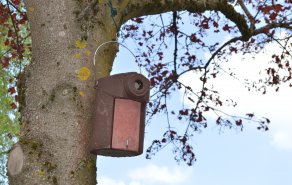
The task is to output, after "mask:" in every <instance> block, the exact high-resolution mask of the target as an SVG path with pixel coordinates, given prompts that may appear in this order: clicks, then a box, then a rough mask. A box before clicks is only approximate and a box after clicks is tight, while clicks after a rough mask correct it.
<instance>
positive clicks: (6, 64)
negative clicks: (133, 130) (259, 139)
mask: <svg viewBox="0 0 292 185" xmlns="http://www.w3.org/2000/svg"><path fill="white" fill-rule="evenodd" d="M25 3H26V10H27V12H26V11H25V10H24V8H23V4H22V3H21V2H20V1H18V0H13V1H8V0H7V1H1V6H0V8H1V11H0V12H1V13H0V18H1V19H0V24H1V29H2V27H3V30H7V31H3V32H2V33H1V34H3V33H4V34H3V35H5V36H6V35H7V36H8V37H5V38H8V39H4V40H1V41H2V42H1V47H3V46H5V47H4V48H3V50H1V56H0V57H1V58H0V60H1V64H2V69H1V71H6V73H7V74H10V75H11V74H13V75H14V76H15V73H12V71H13V70H16V69H19V70H18V71H23V73H22V74H21V75H19V77H18V78H16V79H17V91H18V98H17V103H13V102H11V103H10V106H11V107H12V108H13V109H15V108H16V106H17V105H18V106H19V109H20V112H21V119H20V126H21V131H20V133H19V134H18V136H19V142H18V144H17V145H15V146H14V148H13V149H12V150H11V152H10V156H12V157H11V159H10V160H9V161H10V164H11V162H12V163H13V161H17V162H18V163H16V164H15V165H14V167H13V168H8V171H9V173H8V174H9V180H10V184H96V180H95V179H96V178H95V171H96V169H95V168H96V167H95V156H92V155H90V154H89V152H88V140H89V138H90V129H91V124H90V120H91V116H92V110H93V109H94V105H92V103H91V102H93V99H94V97H95V96H94V95H95V93H94V92H95V91H94V84H95V79H98V78H100V77H104V76H107V75H109V72H110V70H111V66H112V63H113V59H114V57H115V53H116V52H117V47H116V46H114V45H107V46H105V47H103V49H102V50H100V51H99V55H98V56H97V58H96V59H97V61H98V63H97V65H96V66H94V65H93V64H92V57H93V53H94V51H95V48H96V47H97V46H98V45H100V44H102V43H104V42H107V41H111V40H116V35H117V34H118V33H119V34H118V36H119V38H120V39H128V38H133V39H134V40H135V41H137V44H138V46H139V49H138V52H139V53H138V54H137V55H138V56H137V57H138V61H137V62H138V64H139V65H140V66H141V67H145V68H146V70H147V71H148V72H149V76H148V77H149V79H150V81H151V85H152V93H153V96H152V101H151V102H150V103H149V107H150V109H149V112H148V113H149V116H150V117H151V116H153V115H155V114H157V113H159V112H164V113H166V115H167V116H168V117H170V116H174V117H177V118H178V119H179V120H185V121H186V122H187V123H188V124H187V126H186V129H185V132H184V133H183V134H178V133H177V132H176V131H175V130H174V129H172V128H171V125H170V126H169V129H168V130H167V131H166V132H165V134H164V136H163V138H162V139H160V140H155V141H153V144H152V146H150V147H149V148H148V150H147V157H151V155H152V154H154V153H155V152H156V151H158V150H159V149H161V147H164V145H166V144H168V143H172V144H174V145H173V146H174V147H175V150H174V151H175V152H176V159H177V160H183V161H186V163H187V164H188V165H191V164H192V163H193V161H194V160H195V154H194V153H193V151H192V146H191V145H190V143H189V142H188V140H189V138H190V137H191V136H192V134H193V133H194V132H197V131H199V130H201V128H204V127H207V119H206V114H207V113H208V112H211V111H212V112H214V113H215V114H216V115H217V116H218V119H217V121H216V124H218V125H219V126H227V127H231V128H232V127H239V128H242V127H243V121H244V120H246V119H247V120H253V121H254V122H257V123H258V124H259V126H258V128H259V129H263V130H267V129H268V127H267V123H269V122H270V121H269V119H268V118H256V117H255V115H254V114H252V113H248V114H247V115H246V116H244V117H239V116H229V115H228V114H227V113H224V112H222V111H220V109H219V108H220V106H222V105H223V104H225V103H228V104H231V105H233V106H235V105H236V103H235V102H233V101H230V100H229V101H225V100H222V99H221V98H220V96H219V94H218V92H217V91H216V90H215V89H212V86H211V83H210V82H211V80H212V79H213V78H216V76H217V75H218V74H221V73H227V74H229V75H230V76H232V77H235V78H237V77H236V76H235V74H233V73H232V72H230V71H225V70H223V69H222V67H221V66H222V63H224V62H226V61H228V56H230V55H231V54H235V53H240V52H243V53H249V52H255V53H256V52H259V51H260V50H261V49H262V48H264V46H265V45H266V44H267V43H270V42H277V43H278V44H279V46H280V47H281V48H282V49H283V52H282V53H280V54H272V55H271V57H272V58H271V60H273V61H274V64H273V65H272V66H270V67H268V68H267V70H266V75H267V76H266V78H264V79H261V80H260V81H259V82H250V81H247V82H245V84H246V85H247V86H248V87H249V88H251V89H252V88H253V89H256V90H259V91H261V92H263V93H265V92H266V91H265V87H266V86H276V90H277V89H278V86H279V85H280V84H281V83H283V82H288V83H290V79H291V68H290V64H289V59H290V58H291V51H290V50H291V41H290V38H291V13H290V11H289V10H290V9H291V1H289V0H286V1H258V0H254V1H253V0H246V1H243V0H238V1H236V2H228V1H225V0H209V1H205V0H194V1H185V0H181V1H148V0H142V1H141V0H140V1H128V0H124V1H112V0H99V1H97V0H92V1H91V0H88V1H81V0H70V1H68V0H67V1H65V0H58V1H56V0H52V1H42V2H39V1H35V0H26V1H25ZM231 3H232V4H231ZM169 11H171V12H172V13H171V21H170V22H169V23H166V22H164V18H163V16H164V15H165V14H164V15H161V16H158V18H159V17H161V19H160V20H159V22H158V21H154V22H153V24H151V25H150V26H151V27H144V26H143V24H142V23H143V19H144V17H140V16H146V15H154V14H159V13H165V12H169ZM26 13H27V14H28V18H29V22H30V29H31V38H32V59H31V63H30V64H29V65H28V66H27V67H26V68H25V69H23V67H20V66H22V65H21V63H20V62H19V64H18V65H16V66H15V67H13V65H12V64H14V63H15V64H17V62H16V61H27V60H29V59H30V58H29V55H28V54H29V51H30V42H29V40H28V39H27V38H28V36H27V33H28V32H27V30H25V29H27V16H26ZM183 14H189V17H190V22H191V23H193V24H194V30H191V31H189V30H184V29H183V28H184V26H183V25H184V21H185V20H184V19H183ZM127 20H130V21H129V22H127V23H126V25H124V26H122V25H123V23H125V22H126V21H127ZM21 25H24V27H23V28H22V27H21ZM121 26H122V28H121ZM22 30H23V31H22ZM120 30H121V31H120ZM119 31H120V32H119ZM218 32H228V34H230V37H231V39H230V40H229V41H227V42H225V43H223V44H220V43H216V41H215V43H212V42H211V41H208V39H207V36H208V34H211V33H212V34H217V33H218ZM279 32H281V33H282V34H281V37H280V36H279V34H278V33H279ZM1 38H2V37H1ZM3 38H4V37H3ZM166 38H172V39H173V42H174V45H173V57H172V60H168V61H167V60H164V58H166V55H165V54H164V49H166V48H167V47H170V46H169V45H168V44H167V43H166V42H165V41H166ZM3 43H4V44H3ZM9 48H12V49H9ZM198 50H205V51H208V52H210V58H209V59H207V60H205V59H204V58H199V57H200V55H198V54H197V51H198ZM24 54H27V55H24ZM13 61H15V62H13ZM10 64H11V65H10ZM190 71H198V74H199V75H200V77H199V79H200V80H201V88H200V89H199V90H193V89H191V88H190V87H188V86H186V85H184V84H183V83H182V82H181V81H180V77H181V75H183V74H185V73H187V72H190ZM16 79H13V80H14V82H13V80H12V81H11V82H10V85H3V88H7V91H8V92H9V94H10V95H14V90H15V87H14V85H13V84H15V80H16ZM3 82H6V81H3ZM13 89H14V90H13ZM177 89H184V90H185V92H186V94H185V97H186V98H187V99H188V101H190V102H192V103H193V104H194V106H193V107H190V108H184V109H178V110H171V109H170V105H169V104H168V103H167V100H168V98H167V97H169V96H170V95H171V93H173V92H174V91H176V90H177ZM190 94H194V95H195V97H196V98H193V96H190ZM10 101H11V100H10ZM6 105H7V104H6ZM1 113H2V112H1ZM6 115H9V114H6ZM9 119H11V118H9ZM6 123H7V122H5V124H6ZM169 124H170V122H169ZM13 134H15V132H13ZM14 156H17V157H14ZM23 156H24V158H23ZM16 159H17V160H16ZM8 166H9V163H8ZM12 166H13V165H12Z"/></svg>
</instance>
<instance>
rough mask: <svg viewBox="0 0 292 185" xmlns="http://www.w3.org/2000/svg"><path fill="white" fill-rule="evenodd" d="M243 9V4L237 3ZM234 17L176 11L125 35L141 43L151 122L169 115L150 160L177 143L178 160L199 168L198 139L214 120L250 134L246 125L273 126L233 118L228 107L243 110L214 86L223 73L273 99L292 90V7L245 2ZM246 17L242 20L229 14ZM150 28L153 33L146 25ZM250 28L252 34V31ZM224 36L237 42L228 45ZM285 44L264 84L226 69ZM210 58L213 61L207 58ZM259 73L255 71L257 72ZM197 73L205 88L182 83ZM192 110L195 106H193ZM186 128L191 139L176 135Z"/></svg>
mask: <svg viewBox="0 0 292 185" xmlns="http://www.w3.org/2000/svg"><path fill="white" fill-rule="evenodd" d="M233 3H235V2H233ZM233 6H235V8H230V6H227V5H226V7H227V8H228V9H230V11H228V12H226V11H221V12H220V11H206V12H203V13H191V12H188V11H183V12H176V11H174V12H169V13H166V14H161V15H156V16H152V17H139V18H134V19H132V20H131V21H128V22H127V23H126V24H125V25H124V26H123V27H122V30H121V32H120V35H121V38H120V39H122V40H129V39H132V40H133V42H136V43H137V53H138V54H137V55H138V56H137V57H138V58H139V61H138V65H139V66H140V67H143V68H144V69H145V70H146V71H147V72H148V77H149V79H150V82H151V87H152V96H151V102H150V103H149V110H148V116H149V118H150V119H151V117H152V116H154V115H157V114H159V113H162V114H166V116H167V124H168V130H167V131H166V132H165V134H164V135H163V137H162V139H158V140H155V141H153V143H152V145H151V146H150V147H149V148H148V150H147V154H146V155H147V158H151V157H152V156H153V155H155V153H156V152H158V151H159V150H161V149H162V148H164V147H165V146H166V145H168V144H172V146H173V151H174V154H175V159H176V160H178V161H185V162H186V164H188V165H192V164H193V162H194V161H195V159H196V158H195V155H194V152H193V147H192V146H191V145H190V142H189V141H190V138H192V136H193V134H194V133H195V132H201V131H202V129H203V128H207V127H208V125H209V124H210V120H207V118H208V117H210V115H211V114H214V115H215V116H217V119H215V120H214V122H215V124H216V125H218V126H219V127H220V128H221V127H224V128H225V127H227V128H236V129H240V130H242V129H243V127H244V125H245V122H253V123H257V126H256V127H257V129H259V130H263V131H267V130H268V124H269V123H270V120H269V119H268V118H265V117H262V118H260V117H257V116H256V115H255V114H254V113H247V114H246V115H243V116H241V115H230V114H228V113H226V112H224V111H222V108H223V107H224V106H233V107H236V105H237V103H236V102H235V101H233V100H230V99H224V98H223V97H222V96H221V95H220V94H219V92H218V91H217V90H216V89H215V88H214V86H213V82H212V81H213V79H215V78H217V76H220V75H222V74H226V75H229V76H230V77H231V78H234V79H236V80H238V81H240V82H241V83H242V84H243V85H244V86H246V87H247V88H248V89H249V90H250V91H251V90H252V91H259V92H262V93H263V94H265V93H266V91H267V87H269V86H273V87H275V90H276V91H278V89H279V87H280V85H281V84H282V83H289V84H290V86H292V83H291V66H290V62H289V61H291V58H292V55H291V49H292V48H291V47H292V43H291V37H292V36H291V28H292V22H291V18H292V16H291V11H290V10H291V1H259V0H238V1H236V4H233ZM238 12H239V13H240V14H241V15H242V16H243V17H244V22H245V23H244V22H242V21H241V20H240V19H242V17H241V16H238V17H237V19H235V18H232V20H230V19H228V18H230V15H229V14H233V15H235V14H237V13H238ZM144 22H147V23H148V22H150V26H144V24H143V23H144ZM246 28H247V30H246ZM222 35H223V37H224V35H225V36H226V37H227V36H228V37H229V38H230V39H229V40H227V41H225V42H224V43H222ZM273 42H274V43H277V44H278V46H279V47H280V48H281V49H282V52H281V53H272V54H270V55H271V64H270V66H268V68H267V69H266V73H265V75H264V76H262V79H253V80H252V81H251V80H249V79H240V78H239V77H237V76H236V74H234V72H233V71H232V70H231V69H227V70H226V69H224V67H223V66H224V64H225V63H227V62H228V61H229V60H230V56H232V55H235V54H241V55H244V54H247V53H255V54H256V53H259V52H262V51H263V49H264V48H265V46H266V45H267V44H269V43H273ZM206 53H207V55H208V56H209V57H208V58H207V59H206V57H205V56H206ZM251 67H252V66H251ZM194 72H195V73H196V74H197V75H196V76H197V77H198V78H199V79H200V83H201V84H200V85H199V86H200V87H199V88H198V89H192V87H190V86H188V85H185V84H184V83H183V81H182V80H181V77H182V76H184V75H185V74H188V73H189V74H194ZM177 91H182V92H184V102H183V105H182V106H181V107H174V106H172V104H171V102H169V99H170V97H172V96H175V95H176V94H175V92H177ZM185 103H188V105H190V106H188V105H185ZM175 118H177V119H178V121H179V122H181V121H183V122H186V123H187V124H184V125H183V126H181V127H184V130H183V132H179V131H176V130H174V129H173V126H172V125H173V123H174V122H176V121H173V120H175Z"/></svg>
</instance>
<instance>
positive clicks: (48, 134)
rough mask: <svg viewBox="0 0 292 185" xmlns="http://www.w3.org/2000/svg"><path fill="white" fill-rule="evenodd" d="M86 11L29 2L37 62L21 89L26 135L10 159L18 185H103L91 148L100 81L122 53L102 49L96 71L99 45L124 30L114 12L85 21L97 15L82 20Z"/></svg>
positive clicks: (60, 3)
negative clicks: (98, 182)
mask: <svg viewBox="0 0 292 185" xmlns="http://www.w3.org/2000/svg"><path fill="white" fill-rule="evenodd" d="M87 5H88V4H86V3H81V2H78V1H75V0H74V1H73V0H50V1H33V0H27V1H26V6H27V10H28V16H29V21H30V26H31V34H32V61H31V64H30V65H29V66H28V67H27V69H26V70H25V73H24V75H22V76H24V78H22V79H21V83H19V89H18V90H19V92H20V93H21V94H20V98H21V100H20V102H21V105H20V106H21V107H22V108H21V114H22V119H21V124H22V128H21V137H20V141H19V142H18V144H17V145H15V147H14V149H13V150H12V151H11V153H10V155H9V162H8V167H9V168H8V171H9V172H8V174H9V182H10V184H11V185H14V184H15V185H20V184H22V185H46V184H62V185H66V184H68V185H72V184H74V185H78V184H80V185H81V184H82V185H84V184H87V185H93V184H94V185H95V184H96V175H95V174H96V163H95V159H96V156H95V155H92V154H90V153H89V148H88V145H89V139H90V130H91V122H90V121H91V118H92V112H93V110H94V104H93V103H92V102H94V98H95V90H94V79H95V78H100V77H103V76H107V75H109V73H110V70H111V66H112V62H113V59H114V57H115V53H116V48H117V47H116V46H105V47H103V48H104V49H103V50H102V49H101V50H100V51H99V53H98V56H99V57H97V65H96V67H95V66H94V65H93V60H92V57H93V53H94V49H95V48H96V47H97V46H98V45H99V44H101V43H102V42H104V41H108V40H113V39H115V37H116V30H117V29H116V27H115V25H114V23H113V22H112V19H111V17H110V15H111V14H110V12H109V9H104V10H102V9H101V10H100V11H99V14H98V15H96V16H95V18H94V20H88V21H87V20H85V19H87V18H85V17H83V16H93V13H94V12H88V15H82V10H83V9H85V7H86V6H87ZM90 11H92V9H90ZM85 14H86V13H85ZM92 24H95V27H94V29H93V28H90V27H91V26H92ZM87 29H88V30H87ZM85 45H86V46H85ZM84 67H86V68H84ZM82 69H89V70H90V74H88V73H85V74H83V73H82V72H84V71H82ZM80 70H81V71H80ZM85 72H86V71H85ZM87 77H88V78H87Z"/></svg>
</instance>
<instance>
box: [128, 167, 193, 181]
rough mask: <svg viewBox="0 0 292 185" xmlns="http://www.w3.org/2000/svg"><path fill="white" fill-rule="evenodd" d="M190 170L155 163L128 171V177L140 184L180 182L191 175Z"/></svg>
mask: <svg viewBox="0 0 292 185" xmlns="http://www.w3.org/2000/svg"><path fill="white" fill-rule="evenodd" d="M191 172H192V170H191V169H190V168H187V167H185V168H183V167H179V166H174V167H172V168H169V167H165V166H157V165H153V164H152V165H147V166H145V167H140V168H137V169H134V170H132V171H130V172H129V177H130V178H131V179H132V180H133V181H136V182H141V185H142V184H143V185H152V184H155V185H157V184H161V185H162V184H164V185H172V184H181V183H183V182H185V181H187V180H188V179H189V178H190V177H191Z"/></svg>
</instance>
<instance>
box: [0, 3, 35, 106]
mask: <svg viewBox="0 0 292 185" xmlns="http://www.w3.org/2000/svg"><path fill="white" fill-rule="evenodd" d="M0 27H1V30H2V31H1V38H2V39H0V44H1V45H3V46H4V47H2V48H4V50H2V51H0V70H5V71H6V72H7V74H9V75H10V76H11V77H10V80H9V83H10V85H9V86H8V87H7V88H8V89H7V91H8V93H9V95H10V96H13V97H14V99H15V102H11V104H10V107H11V108H12V109H16V108H17V101H18V96H17V95H16V94H17V93H16V81H17V80H18V79H17V76H18V74H17V73H19V72H21V71H22V70H23V66H24V65H25V64H26V63H28V60H29V55H30V52H31V44H30V34H29V26H28V20H27V15H26V11H25V9H24V5H23V2H22V1H20V0H11V1H9V0H7V1H0Z"/></svg>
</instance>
